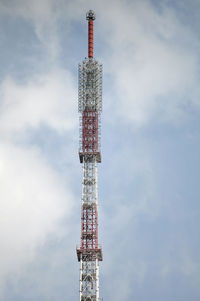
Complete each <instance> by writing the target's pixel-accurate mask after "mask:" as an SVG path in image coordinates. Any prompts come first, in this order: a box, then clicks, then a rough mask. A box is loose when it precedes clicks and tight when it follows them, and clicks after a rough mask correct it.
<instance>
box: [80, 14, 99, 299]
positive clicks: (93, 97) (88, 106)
mask: <svg viewBox="0 0 200 301" xmlns="http://www.w3.org/2000/svg"><path fill="white" fill-rule="evenodd" d="M86 19H87V20H88V58H86V59H85V60H84V61H83V62H82V63H80V64H79V91H78V111H79V113H80V145H79V158H80V162H81V163H82V167H83V177H82V208H81V211H82V213H81V244H80V247H79V248H77V250H76V251H77V257H78V261H79V262H80V301H99V261H102V250H101V247H100V246H99V243H98V185H97V163H100V162H101V152H100V118H101V112H102V65H101V64H99V63H98V61H96V60H95V59H94V58H93V23H94V20H95V13H94V12H93V11H92V10H89V11H88V12H87V14H86Z"/></svg>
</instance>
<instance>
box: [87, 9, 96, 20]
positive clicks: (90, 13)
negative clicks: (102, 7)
mask: <svg viewBox="0 0 200 301" xmlns="http://www.w3.org/2000/svg"><path fill="white" fill-rule="evenodd" d="M95 19H96V16H95V13H94V11H93V10H89V11H88V12H87V14H86V20H88V21H89V20H92V21H94V20H95Z"/></svg>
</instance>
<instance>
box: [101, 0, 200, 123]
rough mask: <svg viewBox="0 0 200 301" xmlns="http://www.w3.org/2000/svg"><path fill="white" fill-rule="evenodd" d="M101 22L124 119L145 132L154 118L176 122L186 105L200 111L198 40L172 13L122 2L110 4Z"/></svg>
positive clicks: (117, 105) (145, 4)
mask: <svg viewBox="0 0 200 301" xmlns="http://www.w3.org/2000/svg"><path fill="white" fill-rule="evenodd" d="M100 18H101V22H102V24H103V30H104V34H105V37H106V38H107V43H108V46H109V47H110V52H109V53H111V54H112V55H111V56H109V58H108V59H107V60H106V62H105V66H106V71H107V72H109V73H111V74H112V78H113V81H114V87H112V91H113V96H114V97H115V104H114V105H113V106H115V110H116V111H117V113H118V115H120V116H121V117H123V118H124V119H127V120H129V121H132V122H133V124H135V125H139V126H140V125H143V124H145V123H147V122H148V121H149V119H151V118H152V116H153V115H154V114H156V117H157V118H158V119H165V120H168V121H169V120H170V121H176V119H179V118H182V117H183V115H184V114H181V113H184V105H185V104H187V103H188V102H189V103H190V105H192V106H196V96H195V93H193V92H194V90H195V91H197V90H198V82H199V80H198V70H197V61H198V53H197V51H196V50H195V48H193V45H194V44H195V43H197V39H195V36H194V35H193V34H192V33H191V31H190V30H189V29H188V28H187V26H184V25H183V24H181V23H180V22H179V21H178V19H177V17H176V15H175V14H174V12H173V11H172V10H170V9H167V8H166V7H165V6H163V8H162V10H160V11H158V10H155V8H153V7H152V5H150V3H149V2H148V1H142V2H141V1H134V2H131V3H129V4H128V3H126V2H122V1H119V2H118V3H116V2H115V5H113V2H111V3H109V4H108V5H107V9H106V10H105V13H104V14H102V15H101V16H100ZM192 90H193V92H192V93H191V91H192ZM174 112H176V113H174Z"/></svg>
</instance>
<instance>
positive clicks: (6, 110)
mask: <svg viewBox="0 0 200 301" xmlns="http://www.w3.org/2000/svg"><path fill="white" fill-rule="evenodd" d="M0 94H1V104H0V108H1V110H0V128H1V129H0V132H1V134H4V135H5V134H6V135H8V134H12V133H16V132H17V131H21V134H22V133H23V131H25V130H26V129H29V128H39V127H40V125H42V124H44V125H46V126H49V127H50V128H52V129H55V130H57V131H63V130H70V129H72V128H73V127H74V125H75V124H76V119H75V112H76V109H77V106H76V105H75V100H76V94H75V88H74V82H73V79H72V77H71V75H70V73H68V72H67V71H62V70H56V71H53V72H51V73H49V74H45V75H39V76H38V77H37V78H35V79H32V80H29V81H28V82H27V83H25V84H17V83H15V82H14V81H13V80H12V79H11V78H7V79H5V80H4V81H3V83H2V85H1V87H0Z"/></svg>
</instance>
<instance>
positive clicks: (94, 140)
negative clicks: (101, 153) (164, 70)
mask: <svg viewBox="0 0 200 301" xmlns="http://www.w3.org/2000/svg"><path fill="white" fill-rule="evenodd" d="M82 139H83V140H82V147H83V153H91V154H92V153H95V152H97V151H98V113H97V112H96V111H84V112H83V116H82Z"/></svg>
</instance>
